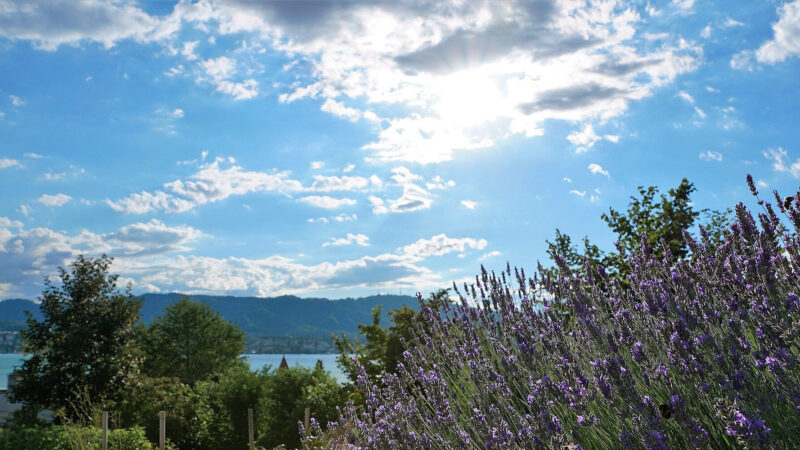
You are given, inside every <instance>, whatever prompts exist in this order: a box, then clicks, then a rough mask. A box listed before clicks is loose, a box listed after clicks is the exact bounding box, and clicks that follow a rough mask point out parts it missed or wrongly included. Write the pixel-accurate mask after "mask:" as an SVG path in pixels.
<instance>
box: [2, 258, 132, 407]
mask: <svg viewBox="0 0 800 450" xmlns="http://www.w3.org/2000/svg"><path fill="white" fill-rule="evenodd" d="M110 265H111V258H109V257H107V256H105V255H104V256H102V257H100V258H84V257H83V256H79V257H78V259H77V260H76V261H75V262H73V263H72V264H71V265H70V271H69V272H68V271H67V270H65V269H64V268H59V277H60V279H61V285H60V286H58V285H55V284H53V283H52V282H51V281H50V280H49V279H48V280H46V281H45V284H46V286H47V287H46V289H45V291H44V292H43V293H42V296H41V311H42V314H43V320H41V321H38V320H36V319H34V318H33V317H32V316H30V315H29V317H28V328H27V329H26V330H23V331H22V336H23V349H24V351H25V352H27V353H30V354H31V357H30V358H28V359H27V360H26V361H25V362H24V363H23V364H22V367H21V369H20V373H19V375H20V377H19V379H18V381H17V384H16V385H15V386H14V388H13V390H12V392H11V398H12V400H13V401H17V402H24V403H27V404H32V405H39V406H42V407H46V408H50V409H53V410H58V411H60V412H61V414H63V416H62V417H63V419H65V420H68V421H77V422H85V421H86V420H88V419H89V418H90V417H89V416H88V415H87V411H91V410H92V408H93V405H100V404H102V403H104V402H107V401H113V400H115V399H118V398H120V396H121V394H122V393H123V392H125V391H126V390H128V389H129V386H130V384H131V381H132V379H133V377H134V376H135V375H136V372H137V370H138V367H139V357H138V355H137V352H136V347H135V342H134V338H135V336H136V328H135V326H134V324H135V323H136V321H137V320H138V318H139V307H140V304H139V302H138V301H137V300H136V299H135V298H134V297H132V296H131V295H130V289H128V290H127V291H125V292H120V291H119V290H118V289H117V286H116V281H117V276H116V275H109V274H108V269H109V266H110Z"/></svg>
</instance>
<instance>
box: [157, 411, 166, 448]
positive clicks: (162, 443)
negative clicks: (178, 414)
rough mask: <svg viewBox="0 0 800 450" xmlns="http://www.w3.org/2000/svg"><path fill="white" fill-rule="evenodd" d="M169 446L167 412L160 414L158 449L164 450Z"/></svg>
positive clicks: (160, 412)
mask: <svg viewBox="0 0 800 450" xmlns="http://www.w3.org/2000/svg"><path fill="white" fill-rule="evenodd" d="M166 445H167V412H166V411H159V412H158V449H159V450H164V448H165V447H166Z"/></svg>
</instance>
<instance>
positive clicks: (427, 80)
mask: <svg viewBox="0 0 800 450" xmlns="http://www.w3.org/2000/svg"><path fill="white" fill-rule="evenodd" d="M684 4H686V1H685V0H684V2H682V3H681V5H684ZM617 6H620V7H617ZM218 16H219V18H220V21H221V23H222V26H221V28H223V29H225V30H226V31H228V32H234V31H244V30H250V31H257V32H260V33H262V34H263V35H265V36H269V37H280V38H282V39H283V40H282V41H281V43H282V45H281V46H279V50H281V51H284V52H286V53H287V54H290V55H292V56H293V57H294V58H302V59H303V61H305V62H308V63H309V64H310V67H311V69H310V70H309V75H311V76H310V77H309V78H307V79H308V81H307V82H304V83H300V84H299V85H293V86H292V87H291V88H290V89H291V91H289V92H286V93H284V94H283V95H281V97H280V99H281V100H282V101H284V102H292V101H296V100H298V99H301V98H305V97H312V98H321V99H322V100H323V109H324V110H326V111H328V112H331V113H332V114H336V115H339V116H342V117H345V118H348V119H349V120H357V119H358V118H359V115H360V114H361V113H360V109H359V108H357V107H355V106H353V104H354V103H355V102H356V101H358V102H359V104H363V103H364V102H365V101H366V102H367V104H375V105H379V104H380V105H391V104H404V105H406V106H408V107H410V109H411V110H412V111H413V112H412V113H411V114H410V115H407V116H400V117H392V118H387V119H385V123H386V126H385V127H384V128H383V129H382V130H381V131H380V132H379V134H378V136H377V138H376V140H375V141H374V142H371V143H369V144H367V145H366V146H365V148H366V149H367V150H371V151H372V156H371V158H370V159H374V160H383V161H410V160H413V161H416V162H422V163H430V162H437V161H444V160H447V159H451V158H452V157H453V155H454V153H455V152H456V151H460V150H464V149H480V148H486V147H489V146H491V145H493V143H494V142H496V141H497V140H498V139H503V138H505V137H506V136H508V135H510V134H524V135H527V136H531V135H538V134H541V133H542V127H543V123H544V122H545V121H546V120H548V119H554V118H555V119H564V120H578V121H587V120H589V119H594V118H601V119H604V118H609V117H613V116H616V115H618V114H621V113H622V112H623V111H624V110H625V109H626V108H627V105H628V103H629V102H631V101H636V100H638V99H641V98H643V97H645V96H648V95H650V94H651V93H652V92H653V91H654V90H655V89H657V88H658V87H660V86H662V85H664V84H667V83H670V82H671V81H672V80H673V79H674V78H675V77H676V76H677V75H678V74H680V73H683V72H686V71H690V70H694V68H695V67H696V66H697V64H698V62H699V60H700V58H701V55H702V53H701V52H702V50H701V49H700V47H699V46H696V45H694V44H692V43H689V42H686V41H679V40H674V41H671V42H670V40H669V39H664V40H663V42H662V43H661V44H660V45H656V46H650V45H647V46H644V45H643V46H641V47H638V48H637V47H635V46H632V44H631V43H632V41H631V40H630V38H631V37H633V35H634V33H635V32H636V26H637V22H638V21H639V20H640V17H639V14H638V13H637V12H636V11H635V10H634V9H632V8H622V7H621V3H620V2H617V1H612V2H609V4H607V5H605V6H604V7H602V8H601V7H597V6H596V5H586V4H584V3H582V2H565V1H555V0H543V1H539V2H509V3H505V4H503V6H502V7H500V6H497V5H492V4H491V3H488V4H480V5H476V4H474V3H470V2H467V3H457V2H454V3H444V4H441V5H440V7H437V8H433V9H431V8H423V7H420V6H419V5H417V4H414V3H400V4H391V5H389V4H383V3H377V4H375V3H373V4H368V3H361V2H352V3H331V4H326V5H325V6H324V7H319V8H314V10H313V11H311V10H309V9H306V10H301V9H299V8H298V7H297V5H291V4H286V3H284V2H267V3H257V2H228V3H226V4H224V5H222V6H220V8H219V15H218ZM377 24H380V25H377ZM633 45H636V44H633ZM295 67H297V66H295ZM563 73H570V74H571V76H570V77H563V76H562V74H563Z"/></svg>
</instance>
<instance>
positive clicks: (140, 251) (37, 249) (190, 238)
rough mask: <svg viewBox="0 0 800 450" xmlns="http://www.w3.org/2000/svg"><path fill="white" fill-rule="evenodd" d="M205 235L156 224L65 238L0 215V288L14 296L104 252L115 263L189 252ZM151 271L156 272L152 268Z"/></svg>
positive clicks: (184, 227)
mask: <svg viewBox="0 0 800 450" xmlns="http://www.w3.org/2000/svg"><path fill="white" fill-rule="evenodd" d="M204 236H205V235H204V234H203V233H201V232H200V231H198V230H196V229H194V228H192V227H189V226H186V225H179V226H168V225H165V224H164V223H162V222H159V221H157V220H151V221H150V222H145V223H134V224H131V225H127V226H124V227H122V228H120V229H118V230H117V231H114V232H111V233H105V234H98V233H93V232H90V231H86V230H84V231H81V232H80V233H77V234H73V235H69V234H66V233H62V232H57V231H53V230H51V229H49V228H42V227H40V228H33V229H25V228H24V227H23V224H22V223H21V222H19V221H13V220H9V219H7V218H4V217H0V284H2V283H9V284H10V285H11V288H10V289H12V290H13V292H14V293H15V294H16V295H20V294H29V295H30V294H32V293H30V292H26V291H25V290H26V289H31V288H32V287H35V286H40V285H41V282H42V279H43V278H44V277H45V276H52V275H55V274H56V268H57V267H59V266H66V265H67V264H69V262H71V261H72V260H73V259H74V258H75V257H76V256H77V255H80V254H83V255H95V256H99V255H100V254H103V253H106V254H111V255H115V256H117V257H118V258H117V261H125V260H135V259H138V258H144V257H150V258H152V257H155V256H157V255H164V254H166V253H170V252H182V251H186V250H189V247H188V246H187V244H189V243H191V242H194V241H196V240H198V239H200V238H202V237H204ZM154 270H157V268H155V267H154Z"/></svg>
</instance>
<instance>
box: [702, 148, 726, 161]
mask: <svg viewBox="0 0 800 450" xmlns="http://www.w3.org/2000/svg"><path fill="white" fill-rule="evenodd" d="M699 157H700V159H702V160H703V161H717V162H719V161H722V153H720V152H715V151H711V150H706V151H704V152H701V153H700V155H699Z"/></svg>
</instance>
